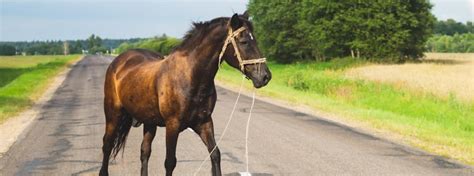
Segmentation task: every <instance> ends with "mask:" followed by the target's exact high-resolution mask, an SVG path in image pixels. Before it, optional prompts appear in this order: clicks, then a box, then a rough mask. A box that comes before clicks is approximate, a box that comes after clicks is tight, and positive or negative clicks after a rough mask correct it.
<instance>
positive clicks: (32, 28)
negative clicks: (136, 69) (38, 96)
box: [0, 0, 474, 42]
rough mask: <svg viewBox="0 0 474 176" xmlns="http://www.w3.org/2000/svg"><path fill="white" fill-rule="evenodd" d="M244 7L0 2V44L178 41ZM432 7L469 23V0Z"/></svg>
mask: <svg viewBox="0 0 474 176" xmlns="http://www.w3.org/2000/svg"><path fill="white" fill-rule="evenodd" d="M247 3H248V1H238V0H225V1H217V0H201V1H190V0H180V1H160V2H152V1H148V0H141V1H138V3H137V2H131V1H130V0H119V1H118V2H112V1H109V0H100V1H99V2H95V1H92V0H82V1H80V2H77V1H76V2H67V1H66V0H45V1H42V2H34V1H31V0H16V1H12V0H1V4H2V6H1V9H0V11H1V20H0V41H1V42H25V41H28V42H31V41H70V40H73V41H74V40H85V39H87V37H89V36H90V35H92V34H95V35H98V36H100V37H101V38H103V39H113V40H115V39H130V38H151V37H155V36H160V35H162V34H166V35H167V36H170V37H176V38H181V37H182V36H183V35H184V33H185V32H186V31H188V30H189V29H190V28H191V24H192V22H195V21H207V20H211V19H213V18H216V17H221V16H231V15H232V14H233V13H234V12H236V13H243V12H244V11H245V9H246V6H247ZM431 3H432V4H433V5H434V7H433V8H432V10H431V11H432V13H433V14H434V15H435V17H436V18H437V19H438V20H447V19H449V18H451V19H454V20H456V21H457V22H461V23H464V24H466V22H467V21H473V18H474V12H473V9H474V1H469V0H455V1H447V0H432V1H431ZM176 9H180V10H176ZM124 11H125V12H126V13H123V12H124ZM25 21H26V22H25ZM74 29H80V30H74Z"/></svg>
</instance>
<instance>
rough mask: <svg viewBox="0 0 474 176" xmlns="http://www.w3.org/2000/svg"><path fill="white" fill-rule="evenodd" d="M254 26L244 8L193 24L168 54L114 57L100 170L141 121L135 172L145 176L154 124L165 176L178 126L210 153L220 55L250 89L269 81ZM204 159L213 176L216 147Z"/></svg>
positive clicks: (173, 159)
mask: <svg viewBox="0 0 474 176" xmlns="http://www.w3.org/2000/svg"><path fill="white" fill-rule="evenodd" d="M252 31H253V28H252V24H251V23H250V22H249V21H248V15H247V14H246V13H244V14H243V15H237V14H234V15H233V16H232V17H231V18H224V17H222V18H216V19H213V20H211V21H208V22H203V23H195V24H194V28H193V29H192V30H190V31H189V32H188V33H187V34H186V36H185V37H184V40H183V42H182V44H181V45H180V46H178V47H177V48H176V49H174V51H173V52H172V53H171V54H170V55H168V56H166V57H163V56H162V55H160V54H158V53H154V52H151V51H146V50H138V49H135V50H129V51H127V52H125V53H123V54H121V55H119V56H118V57H117V58H115V60H114V61H113V62H112V63H111V64H110V66H109V68H108V69H107V74H106V80H105V87H104V89H105V90H104V92H105V99H104V110H105V118H106V126H105V134H104V138H103V142H104V145H103V147H102V151H103V157H104V158H103V161H102V168H101V170H100V175H108V164H109V158H110V155H111V154H113V156H114V157H115V156H116V155H117V153H118V152H119V150H121V149H122V148H123V147H124V145H125V140H126V138H127V135H128V132H129V131H130V128H131V126H132V125H134V126H138V125H139V124H142V123H143V124H144V128H143V142H142V145H141V157H140V159H141V162H142V167H141V175H147V167H148V158H149V157H150V153H151V143H152V141H153V138H154V136H155V132H156V127H157V126H160V127H166V160H165V168H166V175H172V173H173V170H174V168H175V166H176V156H175V154H176V143H177V140H178V135H179V133H180V132H181V131H183V130H184V129H186V128H191V129H193V130H194V131H195V132H196V133H197V134H198V135H199V136H200V137H201V139H202V141H203V142H204V144H205V145H206V146H207V149H208V151H209V152H211V151H212V149H213V148H214V147H215V146H216V142H215V140H214V127H213V122H212V117H211V114H212V111H213V110H214V105H215V103H216V88H215V86H214V77H215V76H216V73H217V71H218V69H219V64H220V62H221V61H222V60H221V59H224V60H225V61H226V62H227V63H228V64H230V65H231V66H233V67H235V68H236V69H238V70H240V71H241V72H242V73H243V74H245V75H246V76H247V78H249V79H251V80H252V82H253V85H254V87H256V88H260V87H263V86H265V85H266V84H267V83H268V82H269V81H270V79H271V73H270V70H269V69H268V67H267V65H266V64H265V58H261V54H260V51H259V49H258V47H257V43H256V40H255V38H254V36H253V35H252ZM230 45H232V46H230ZM228 46H229V47H228ZM210 158H211V162H212V174H213V175H221V168H220V152H219V149H218V148H216V149H215V150H214V151H213V152H212V153H211V154H210Z"/></svg>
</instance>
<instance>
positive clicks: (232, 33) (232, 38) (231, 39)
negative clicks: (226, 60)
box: [219, 27, 267, 73]
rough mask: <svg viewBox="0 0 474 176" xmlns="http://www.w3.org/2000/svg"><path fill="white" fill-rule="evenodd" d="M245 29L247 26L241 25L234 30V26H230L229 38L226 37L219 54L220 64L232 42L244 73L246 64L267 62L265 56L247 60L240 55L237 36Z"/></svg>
mask: <svg viewBox="0 0 474 176" xmlns="http://www.w3.org/2000/svg"><path fill="white" fill-rule="evenodd" d="M244 30H246V28H244V27H240V28H239V29H237V30H235V31H232V28H229V31H228V34H227V38H226V39H225V42H224V46H223V47H222V50H221V53H220V54H219V64H220V63H221V60H222V57H223V56H224V53H225V51H226V49H227V45H229V43H232V46H233V47H234V51H235V56H236V57H237V60H239V66H240V70H241V71H242V73H243V72H244V67H245V65H249V64H261V63H266V62H267V59H266V58H264V57H263V58H258V59H247V60H244V59H242V56H241V55H240V51H239V48H238V47H237V42H236V41H235V38H236V37H237V36H238V35H239V34H240V33H241V32H242V31H244Z"/></svg>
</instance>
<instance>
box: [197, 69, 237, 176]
mask: <svg viewBox="0 0 474 176" xmlns="http://www.w3.org/2000/svg"><path fill="white" fill-rule="evenodd" d="M244 80H245V77H242V82H241V83H240V88H239V94H237V99H235V102H234V107H233V108H232V111H231V113H230V115H229V119H228V120H227V124H226V125H225V127H224V130H223V131H222V134H221V136H220V137H219V140H218V141H217V142H216V146H214V148H212V150H211V152H209V155H207V156H206V158H204V160H203V161H202V162H201V164H200V165H199V168H198V169H197V170H196V172H194V174H193V175H194V176H196V175H197V173H199V171H200V170H201V168H202V166H203V165H204V163H206V162H207V160H208V159H209V158H210V157H211V154H212V152H214V150H216V148H217V146H218V145H219V144H220V143H221V141H222V139H223V138H224V135H225V132H226V131H227V128H228V127H229V124H230V121H231V120H232V117H233V116H234V112H235V109H236V108H237V104H238V102H239V99H240V94H241V92H242V87H243V85H244Z"/></svg>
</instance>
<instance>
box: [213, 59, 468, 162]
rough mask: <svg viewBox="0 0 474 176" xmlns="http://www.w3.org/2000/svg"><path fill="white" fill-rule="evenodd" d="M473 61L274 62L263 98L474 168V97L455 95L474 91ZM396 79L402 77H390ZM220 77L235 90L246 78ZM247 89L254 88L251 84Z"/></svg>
mask: <svg viewBox="0 0 474 176" xmlns="http://www.w3.org/2000/svg"><path fill="white" fill-rule="evenodd" d="M470 56H471V55H462V56H459V58H458V56H454V57H452V56H450V55H440V54H428V59H426V61H423V62H421V63H409V64H397V65H379V64H372V63H367V62H364V61H357V60H354V59H351V58H344V59H335V60H333V61H330V62H323V63H296V64H291V65H281V64H276V63H269V67H270V68H271V71H272V73H273V79H272V81H271V82H270V84H269V85H268V86H267V87H265V88H263V89H260V90H259V91H258V94H260V95H261V96H266V97H271V98H277V99H282V100H286V101H289V102H291V103H293V104H295V105H304V106H307V107H310V108H314V109H317V110H319V111H324V112H328V113H330V114H334V115H335V116H337V118H341V119H343V120H344V121H346V122H350V123H356V124H357V125H358V126H359V125H360V126H364V127H368V128H369V129H371V130H374V131H376V132H380V133H381V134H384V135H386V136H387V137H390V138H396V139H399V141H401V142H403V143H407V144H409V145H413V146H417V147H420V148H422V149H425V150H427V151H430V152H432V153H436V154H439V155H442V156H446V157H450V158H454V159H457V160H459V161H462V162H465V163H469V164H474V102H473V101H470V100H469V98H467V99H466V98H465V96H470V95H469V94H470V93H472V91H471V92H469V93H466V92H464V91H462V90H463V89H459V90H458V89H456V88H457V87H458V86H462V87H463V88H467V87H468V86H472V85H469V84H471V83H469V81H468V80H471V81H472V77H470V76H469V75H470V73H467V72H469V71H470V70H472V69H467V68H472V65H470V64H471V63H472V60H470V59H469V58H465V57H470ZM379 67H384V68H383V69H379ZM385 67H388V68H391V69H385ZM438 67H440V68H438ZM451 67H456V68H451ZM428 68H432V69H428ZM428 70H429V71H428ZM449 71H450V72H449ZM366 75H368V76H366ZM371 75H376V76H374V77H375V78H377V79H375V78H372V77H370V76H371ZM396 76H398V77H397V78H404V79H400V80H399V79H388V78H392V77H396ZM430 76H431V77H430ZM438 76H439V78H437V77H438ZM217 79H218V80H219V81H220V82H223V83H224V84H228V85H231V86H232V85H233V86H236V85H239V84H240V81H241V76H240V74H239V73H238V71H237V70H234V69H232V68H230V67H229V66H223V67H222V69H221V70H220V71H219V73H218V76H217ZM429 79H431V80H429ZM392 80H396V81H392ZM433 80H434V81H433ZM463 80H464V81H463ZM450 81H452V82H450ZM453 84H456V85H453ZM420 86H422V87H423V88H420ZM246 87H247V89H251V84H250V83H249V81H247V83H246ZM465 91H467V90H465ZM458 93H459V94H458ZM471 100H472V99H471Z"/></svg>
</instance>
